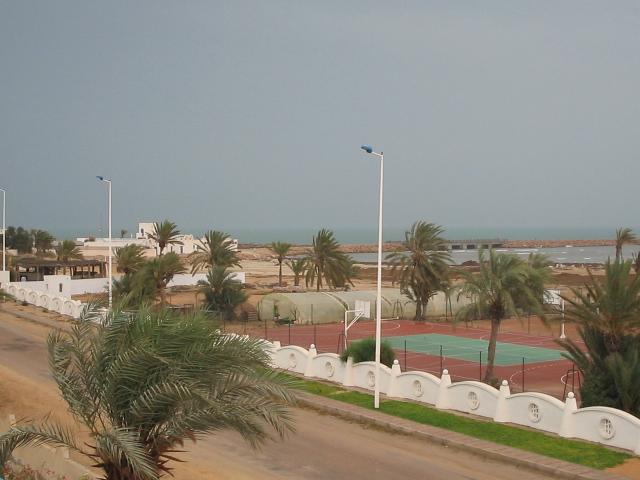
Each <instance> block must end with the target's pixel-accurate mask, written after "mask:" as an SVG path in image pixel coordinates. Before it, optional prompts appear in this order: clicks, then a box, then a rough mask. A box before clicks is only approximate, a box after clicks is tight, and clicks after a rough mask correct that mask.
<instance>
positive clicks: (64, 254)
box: [56, 240, 84, 272]
mask: <svg viewBox="0 0 640 480" xmlns="http://www.w3.org/2000/svg"><path fill="white" fill-rule="evenodd" d="M56 255H57V257H58V260H59V261H61V262H63V263H69V261H71V260H81V259H82V258H84V257H83V256H82V252H81V251H80V249H79V248H78V247H77V246H76V242H74V241H73V240H64V241H63V242H62V243H61V244H60V245H58V248H57V250H56ZM64 270H65V272H66V270H67V267H64Z"/></svg>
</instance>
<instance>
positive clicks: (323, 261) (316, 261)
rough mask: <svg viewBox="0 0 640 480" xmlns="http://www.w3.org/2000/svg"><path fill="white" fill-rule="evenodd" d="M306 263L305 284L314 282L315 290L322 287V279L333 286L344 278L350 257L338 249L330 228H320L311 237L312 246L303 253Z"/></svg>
mask: <svg viewBox="0 0 640 480" xmlns="http://www.w3.org/2000/svg"><path fill="white" fill-rule="evenodd" d="M304 258H305V260H306V263H307V274H306V278H305V280H306V284H307V286H309V285H313V284H314V283H315V284H316V291H318V292H319V291H320V290H321V289H322V285H323V281H324V282H326V284H327V285H328V286H330V287H333V288H335V287H336V286H337V285H338V284H339V283H340V281H341V280H344V278H345V277H344V271H345V269H346V268H348V264H349V263H350V261H351V259H350V257H349V256H348V255H346V254H345V253H343V252H341V251H340V243H339V242H338V241H337V240H336V239H335V238H334V236H333V232H332V231H331V230H326V229H324V228H323V229H322V230H320V231H319V232H318V234H317V235H316V236H314V237H313V246H312V248H311V249H308V250H307V252H306V255H305V257H304Z"/></svg>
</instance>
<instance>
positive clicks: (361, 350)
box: [340, 337, 396, 368]
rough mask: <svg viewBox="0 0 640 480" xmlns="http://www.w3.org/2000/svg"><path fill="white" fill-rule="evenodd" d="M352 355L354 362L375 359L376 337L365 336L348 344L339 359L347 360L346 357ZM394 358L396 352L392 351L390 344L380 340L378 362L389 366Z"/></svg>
mask: <svg viewBox="0 0 640 480" xmlns="http://www.w3.org/2000/svg"><path fill="white" fill-rule="evenodd" d="M349 357H353V362H354V363H359V362H373V361H375V359H376V339H375V338H374V337H369V338H365V339H364V340H360V341H358V342H355V343H352V344H351V345H349V346H348V347H347V348H346V349H345V350H344V352H342V355H340V360H342V363H346V362H347V358H349ZM395 359H396V352H394V351H393V348H392V347H391V344H390V343H389V341H388V340H382V341H381V342H380V363H382V364H384V365H386V366H387V367H389V368H391V366H392V365H393V361H394V360H395Z"/></svg>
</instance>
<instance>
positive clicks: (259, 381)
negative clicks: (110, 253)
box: [0, 305, 295, 480]
mask: <svg viewBox="0 0 640 480" xmlns="http://www.w3.org/2000/svg"><path fill="white" fill-rule="evenodd" d="M136 312H137V313H134V314H133V315H132V313H131V312H130V311H129V312H125V311H123V310H122V309H121V308H120V307H119V306H116V308H115V309H114V311H112V312H110V313H108V315H107V316H106V317H105V318H103V317H101V314H100V312H99V310H97V309H96V308H89V309H87V310H85V312H84V313H83V315H82V317H81V318H80V319H79V320H78V321H77V323H76V324H75V325H73V327H72V329H71V331H70V332H67V331H63V330H56V331H55V332H53V333H52V334H50V335H49V338H48V347H49V364H50V365H51V370H52V373H53V378H54V379H55V381H56V383H57V384H58V387H59V389H60V392H61V394H62V398H63V399H64V400H65V401H66V402H67V404H68V406H69V411H70V412H71V413H72V414H73V416H74V417H75V418H76V419H77V420H78V421H79V422H80V423H82V425H83V426H84V427H86V429H87V430H88V433H89V434H90V438H91V439H92V443H91V444H85V443H83V442H78V441H76V439H75V436H74V433H73V431H72V430H71V428H69V427H66V426H63V425H62V424H60V423H59V422H57V421H55V420H52V419H49V418H45V419H44V420H43V422H42V423H41V424H36V423H34V422H29V423H27V424H24V425H18V426H15V427H13V428H11V429H10V430H9V432H8V433H5V434H4V435H2V436H0V467H4V464H5V463H6V461H7V460H8V458H9V456H10V454H11V452H12V451H13V450H14V449H15V448H18V447H21V446H25V445H30V444H31V445H38V444H49V445H52V446H63V447H67V448H70V449H73V450H75V451H78V452H80V453H82V454H84V455H86V456H88V457H90V458H91V459H92V460H93V461H96V462H97V466H98V467H99V468H101V469H102V470H103V471H104V475H105V476H104V478H105V479H107V480H157V479H159V478H160V476H161V475H164V474H165V473H170V472H171V468H170V464H169V462H171V461H172V460H176V458H175V452H176V451H179V450H177V449H182V448H183V445H184V442H185V441H186V440H192V441H194V442H195V440H196V439H197V438H200V437H202V436H204V435H207V434H211V433H215V432H217V431H220V430H234V431H236V432H238V433H239V434H240V435H242V437H243V438H244V439H245V440H246V441H247V442H248V443H249V444H250V445H252V446H253V447H257V446H260V445H262V444H264V443H265V442H266V441H267V440H271V439H273V437H272V435H271V431H273V432H274V433H275V434H276V435H277V436H278V437H279V438H284V437H285V436H286V434H287V433H288V432H289V431H292V430H293V420H292V417H291V413H290V411H289V409H288V407H289V406H290V405H294V404H295V397H294V395H293V393H292V390H291V389H290V386H291V385H290V383H289V381H288V380H286V379H285V378H284V377H283V376H282V375H280V374H279V373H277V372H275V371H274V370H273V369H272V368H271V358H270V356H269V354H268V352H267V351H266V350H265V349H264V341H263V340H260V339H257V338H251V337H248V336H235V335H234V336H227V335H224V334H221V333H220V332H219V330H218V327H217V325H216V324H215V323H214V322H211V320H210V318H208V317H207V316H206V315H205V314H204V313H203V312H200V311H196V312H194V313H192V314H191V315H190V316H188V317H187V318H184V317H182V316H177V315H175V314H173V313H172V312H170V311H166V310H165V311H156V310H153V309H151V308H150V307H149V306H147V305H140V306H139V308H138V309H137V310H136Z"/></svg>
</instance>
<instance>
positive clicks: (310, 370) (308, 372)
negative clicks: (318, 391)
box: [304, 344, 318, 377]
mask: <svg viewBox="0 0 640 480" xmlns="http://www.w3.org/2000/svg"><path fill="white" fill-rule="evenodd" d="M317 356H318V352H317V351H316V346H315V345H314V344H311V347H310V348H309V352H308V353H307V365H306V368H305V369H304V376H305V377H315V376H316V372H315V368H314V365H313V359H314V358H316V357H317Z"/></svg>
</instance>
